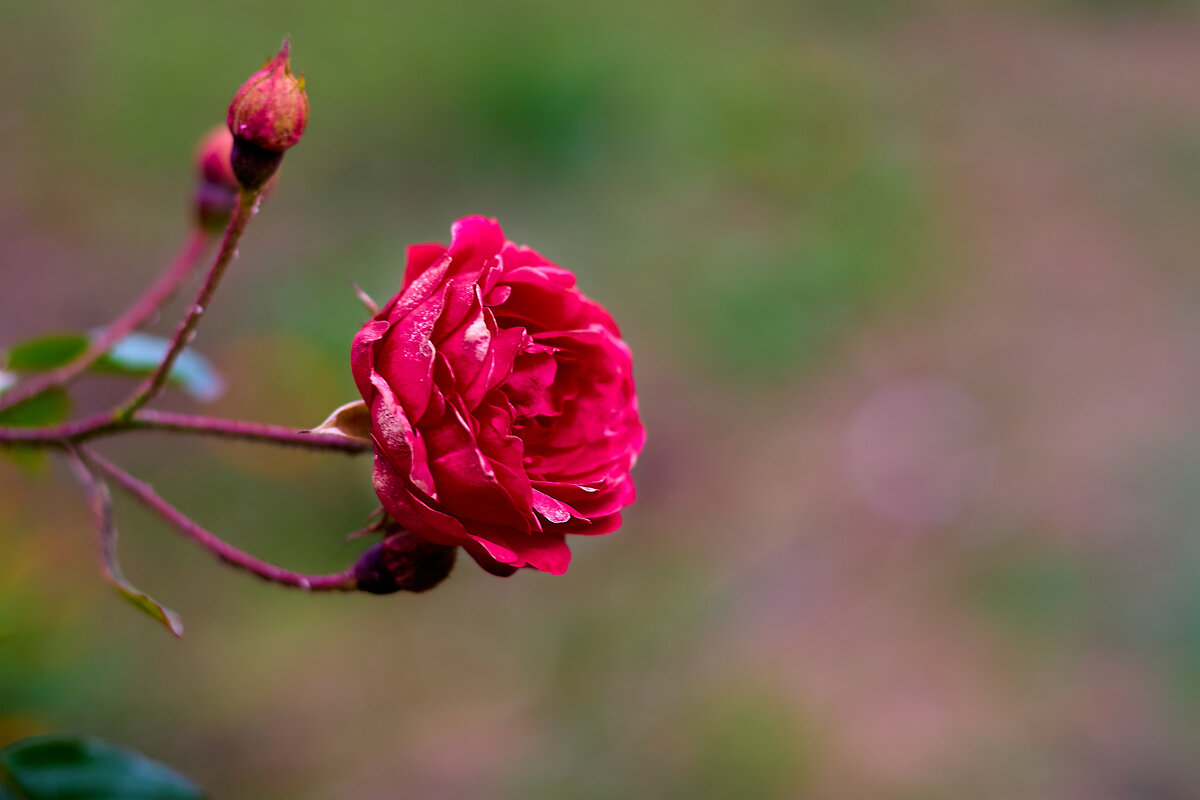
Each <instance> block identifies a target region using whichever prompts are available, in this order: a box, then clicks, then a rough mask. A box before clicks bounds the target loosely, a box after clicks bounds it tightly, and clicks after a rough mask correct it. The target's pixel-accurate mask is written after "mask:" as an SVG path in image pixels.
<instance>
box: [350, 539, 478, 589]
mask: <svg viewBox="0 0 1200 800" xmlns="http://www.w3.org/2000/svg"><path fill="white" fill-rule="evenodd" d="M457 555H458V548H457V547H451V546H449V545H444V544H434V543H433V542H428V541H426V540H424V539H422V538H421V537H419V536H415V535H413V534H411V533H409V532H408V531H406V530H403V529H397V530H394V531H393V532H391V533H388V534H387V536H385V537H384V539H383V541H382V542H379V543H378V544H375V545H372V546H371V547H369V548H368V549H367V550H366V551H365V552H363V554H362V555H361V556H359V558H358V561H357V562H356V563H355V564H354V576H355V578H356V579H357V581H358V589H359V591H363V592H370V593H371V594H391V593H393V592H400V591H404V592H424V591H427V590H429V589H432V588H433V587H434V586H437V585H438V584H439V583H441V582H442V581H443V580H445V578H446V576H447V575H449V574H450V570H451V569H452V568H453V567H454V558H455V556H457Z"/></svg>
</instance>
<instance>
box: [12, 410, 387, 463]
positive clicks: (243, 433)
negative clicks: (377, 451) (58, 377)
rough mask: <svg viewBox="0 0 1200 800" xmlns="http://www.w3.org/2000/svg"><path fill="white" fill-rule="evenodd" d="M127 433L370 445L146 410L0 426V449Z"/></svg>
mask: <svg viewBox="0 0 1200 800" xmlns="http://www.w3.org/2000/svg"><path fill="white" fill-rule="evenodd" d="M129 431H161V432H164V433H181V434H193V435H200V436H212V437H215V438H219V439H235V440H240V441H246V442H256V443H260V444H272V445H277V446H280V447H302V448H306V449H309V450H326V451H332V452H340V453H346V454H349V455H354V454H356V453H365V452H368V451H370V450H371V449H372V445H371V443H370V442H366V441H360V440H356V439H350V438H347V437H345V436H338V435H336V434H330V433H305V432H304V431H297V430H293V429H292V428H287V427H285V426H283V425H266V424H262V423H258V422H243V421H241V420H235V419H218V418H216V417H202V416H196V415H193V414H176V413H172V412H166V411H152V410H147V409H142V410H141V411H138V412H137V413H135V414H134V415H133V416H132V417H130V418H128V419H120V420H114V419H113V418H112V416H111V415H110V414H107V413H106V414H97V415H95V416H91V417H85V418H84V419H81V420H77V421H75V422H68V423H64V424H62V425H54V426H51V427H45V428H4V427H0V447H3V446H5V445H6V444H8V445H13V444H20V445H25V446H41V447H55V446H57V447H62V446H64V445H68V444H78V443H80V442H86V441H88V440H90V439H98V438H101V437H104V436H113V435H116V434H119V433H125V432H129Z"/></svg>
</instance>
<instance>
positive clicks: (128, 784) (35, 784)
mask: <svg viewBox="0 0 1200 800" xmlns="http://www.w3.org/2000/svg"><path fill="white" fill-rule="evenodd" d="M0 784H3V785H5V786H8V787H9V791H10V793H11V794H12V795H13V796H14V797H17V798H24V799H25V800H203V798H205V797H206V796H207V795H206V794H205V793H204V792H203V791H201V790H200V788H198V787H197V786H196V785H195V784H194V783H192V782H191V781H190V780H188V779H187V778H185V777H183V776H182V775H180V774H179V773H178V772H176V771H175V770H173V769H171V768H170V767H168V766H167V765H165V764H162V763H160V762H158V761H152V760H151V759H149V758H146V757H145V756H144V755H142V754H141V753H138V752H137V751H135V750H131V749H129V748H126V747H117V746H116V745H113V744H109V743H108V742H106V741H103V740H102V739H96V738H92V737H88V736H61V735H52V736H32V737H30V738H28V739H21V740H20V741H17V742H14V743H13V744H11V745H9V746H8V747H6V748H4V749H3V750H0ZM6 796H7V795H4V794H0V797H6Z"/></svg>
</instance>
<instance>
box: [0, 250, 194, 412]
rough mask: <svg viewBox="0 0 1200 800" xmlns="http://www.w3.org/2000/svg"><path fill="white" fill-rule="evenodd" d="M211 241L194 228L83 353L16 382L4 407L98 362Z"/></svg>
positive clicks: (0, 405) (2, 400) (170, 291)
mask: <svg viewBox="0 0 1200 800" xmlns="http://www.w3.org/2000/svg"><path fill="white" fill-rule="evenodd" d="M207 245H208V236H207V234H205V232H204V231H202V230H194V231H192V233H191V235H190V236H189V237H188V239H187V242H185V243H184V247H183V249H182V250H181V251H180V252H179V255H177V256H176V257H175V260H174V261H173V262H172V263H171V265H170V266H169V267H167V269H166V271H165V272H163V274H162V275H159V276H158V279H157V280H155V281H154V283H152V284H151V285H150V287H149V288H148V289H146V291H145V292H144V293H143V294H142V296H141V297H139V298H138V299H137V300H135V301H134V302H133V304H132V305H131V306H129V308H127V309H126V310H125V312H124V313H123V314H121V316H119V317H117V318H116V319H115V320H113V322H112V323H111V324H110V325H109V326H108V327H106V328H105V329H104V330H103V331H102V332H101V333H100V334H99V335H98V336H97V337H96V338H95V339H93V340H92V341H91V343H90V344H88V347H87V349H86V350H85V351H84V352H83V355H81V356H79V357H78V358H76V359H75V360H74V361H72V362H71V363H69V364H64V365H63V366H61V367H59V368H58V369H54V370H51V371H50V372H46V373H43V374H41V375H37V376H35V377H32V378H30V379H29V380H27V381H24V382H22V383H20V384H19V385H17V386H14V387H13V388H12V389H10V390H9V391H7V392H5V393H4V394H3V395H0V411H3V410H4V409H6V408H11V407H12V406H15V405H16V404H17V403H20V402H21V401H22V400H27V399H29V398H30V397H33V396H34V395H35V394H39V393H40V392H44V391H45V390H46V389H49V388H50V387H52V386H64V385H66V384H68V383H70V382H71V381H73V380H75V378H77V377H78V376H79V375H80V374H81V373H83V372H84V371H85V370H87V368H88V367H90V366H91V365H92V364H94V363H96V361H97V359H99V358H100V356H102V355H104V354H105V353H107V352H108V351H109V350H111V349H112V347H113V345H115V344H117V342H119V341H121V340H122V339H124V338H125V337H126V336H128V335H129V334H130V333H132V332H133V331H135V330H137V329H138V328H140V327H141V326H142V325H144V324H145V323H146V320H148V319H149V318H150V316H151V315H152V314H153V313H154V312H155V311H157V310H158V309H160V308H162V306H163V305H165V304H166V303H167V301H169V300H170V299H171V296H172V295H174V294H175V292H176V290H177V289H179V286H180V285H181V284H182V283H183V281H184V280H185V279H186V278H187V276H188V274H189V273H190V272H191V271H192V270H193V269H194V268H195V266H196V263H197V262H198V261H199V260H200V256H202V255H204V251H205V249H206V248H207Z"/></svg>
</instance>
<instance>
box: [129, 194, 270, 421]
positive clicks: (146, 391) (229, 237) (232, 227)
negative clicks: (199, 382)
mask: <svg viewBox="0 0 1200 800" xmlns="http://www.w3.org/2000/svg"><path fill="white" fill-rule="evenodd" d="M260 194H261V192H260V191H258V190H248V189H243V190H242V191H241V192H240V193H239V194H238V202H237V208H235V209H234V211H233V218H232V219H230V220H229V227H227V228H226V229H225V235H224V237H223V238H222V239H221V247H220V249H219V250H218V251H217V258H216V260H215V261H214V262H213V265H212V267H210V268H209V270H208V275H207V276H206V277H205V278H204V284H203V285H202V286H201V287H200V291H199V292H198V293H197V294H196V299H195V301H194V302H193V303H192V305H191V306H190V307H189V308H188V311H187V314H186V315H185V316H184V318H183V320H182V321H181V322H180V323H179V328H178V329H176V331H175V336H174V337H173V338H172V339H171V347H170V349H169V350H168V351H167V355H166V357H165V358H163V360H162V363H160V364H159V365H158V368H157V369H155V370H154V374H152V375H151V376H150V377H149V378H147V379H146V381H145V383H143V384H142V385H141V386H140V387H138V389H137V391H136V392H134V393H133V395H132V396H131V397H130V398H129V400H127V401H126V402H125V403H124V404H123V405H121V406H119V407H118V408H117V409H116V410H115V412H114V414H113V416H114V417H116V418H117V419H128V418H129V417H132V416H133V414H134V413H135V412H137V411H138V409H140V408H142V407H143V406H144V405H146V404H147V403H149V402H150V401H151V400H153V399H154V398H155V397H157V396H158V393H159V392H161V391H162V389H163V386H165V385H166V382H167V376H169V375H170V374H171V368H172V367H173V366H175V360H176V359H177V358H179V354H180V353H182V352H183V348H185V347H187V346H188V345H189V344H191V341H192V339H193V338H194V337H195V335H196V326H197V325H199V324H200V319H201V318H202V317H203V316H204V312H205V310H206V309H207V308H208V304H209V303H211V302H212V298H213V294H215V293H216V291H217V286H219V285H220V283H221V278H222V277H223V276H224V275H225V269H226V267H228V266H229V262H231V261H233V258H234V256H235V255H236V254H237V246H238V242H239V241H241V238H242V233H243V232H244V231H245V230H246V225H248V224H249V222H250V218H251V217H252V216H254V209H255V206H256V205H257V204H258V198H259V195H260Z"/></svg>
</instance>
